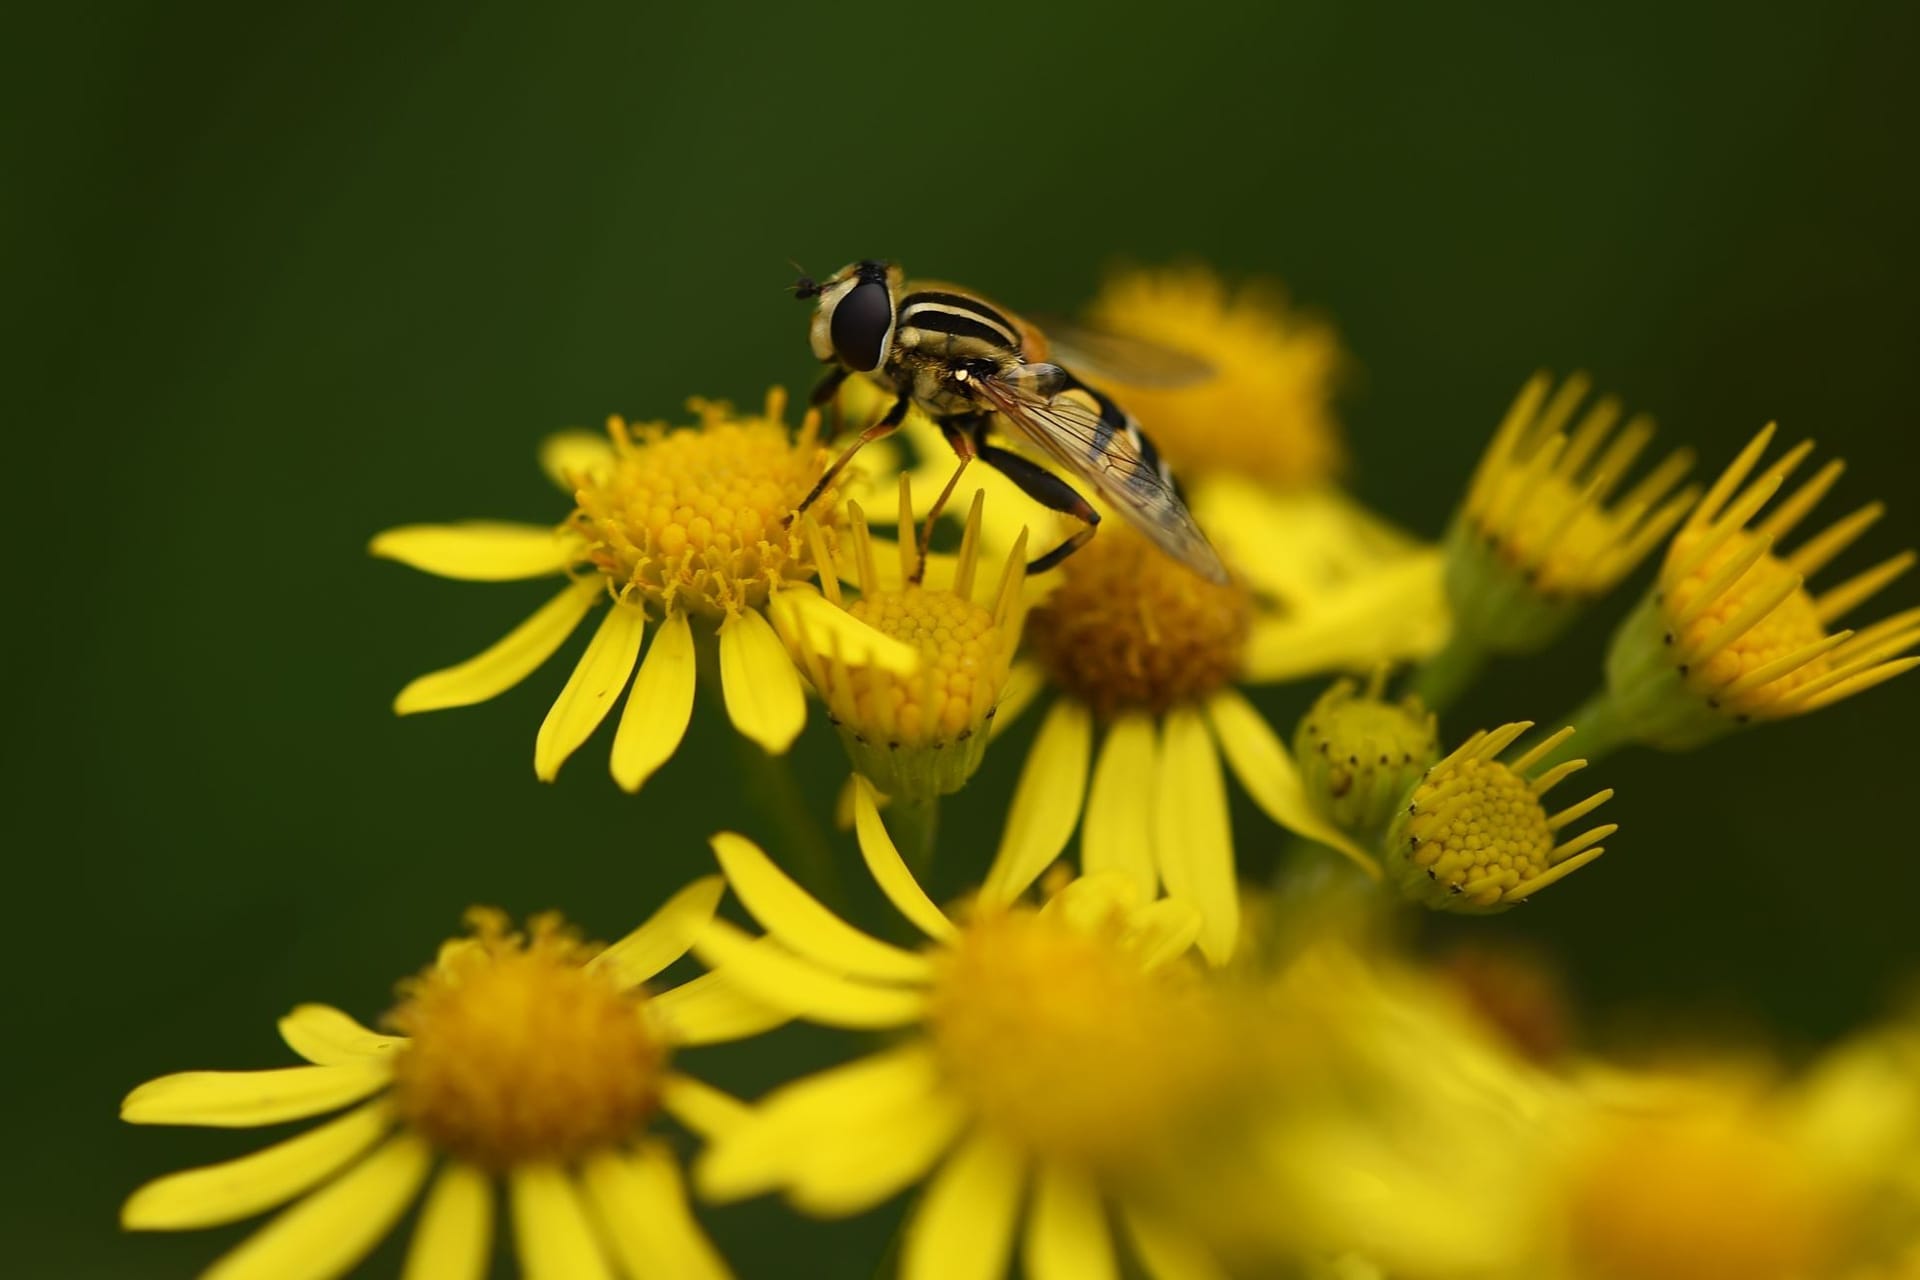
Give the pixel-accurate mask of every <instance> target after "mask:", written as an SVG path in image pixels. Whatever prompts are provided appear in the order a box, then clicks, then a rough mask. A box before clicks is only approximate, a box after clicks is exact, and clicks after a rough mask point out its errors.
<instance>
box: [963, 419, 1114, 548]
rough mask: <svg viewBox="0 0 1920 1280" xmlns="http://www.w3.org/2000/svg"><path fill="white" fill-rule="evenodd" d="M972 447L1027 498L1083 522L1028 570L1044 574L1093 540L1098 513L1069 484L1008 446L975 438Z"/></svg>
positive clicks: (1098, 522)
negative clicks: (1082, 525) (1003, 447)
mask: <svg viewBox="0 0 1920 1280" xmlns="http://www.w3.org/2000/svg"><path fill="white" fill-rule="evenodd" d="M974 448H975V450H976V451H977V452H978V453H979V455H980V461H982V462H984V463H986V464H987V465H988V466H990V467H992V468H993V469H994V470H995V471H998V472H999V473H1000V474H1001V475H1003V476H1005V477H1006V478H1007V479H1009V480H1011V481H1013V482H1014V483H1015V484H1016V485H1018V486H1020V491H1021V492H1022V493H1024V494H1026V495H1027V496H1028V497H1029V498H1032V499H1033V500H1034V501H1035V502H1037V503H1039V504H1040V505H1041V506H1043V507H1047V508H1049V509H1051V510H1054V511H1058V512H1060V513H1061V514H1063V515H1069V516H1072V517H1073V518H1074V519H1075V520H1079V521H1083V522H1084V523H1085V525H1086V527H1085V528H1084V529H1077V530H1075V531H1074V533H1073V534H1072V536H1070V537H1069V538H1068V539H1067V540H1066V541H1065V542H1062V543H1061V544H1060V545H1059V546H1057V547H1055V548H1054V549H1053V550H1051V551H1049V552H1047V554H1045V555H1043V556H1041V557H1040V558H1039V559H1037V560H1034V561H1032V562H1030V563H1029V564H1028V565H1027V572H1028V573H1045V572H1046V571H1047V570H1049V569H1051V568H1053V567H1054V566H1055V565H1057V564H1059V563H1060V562H1061V561H1062V560H1065V559H1066V558H1067V557H1068V556H1070V555H1072V554H1073V553H1074V552H1076V551H1078V550H1079V549H1080V548H1082V547H1084V546H1086V545H1087V543H1089V542H1091V541H1092V540H1093V535H1094V532H1095V530H1097V529H1098V528H1099V527H1100V513H1099V512H1098V511H1095V510H1094V509H1093V504H1092V503H1091V502H1088V501H1087V500H1086V499H1085V498H1083V497H1081V496H1080V493H1079V491H1078V490H1076V489H1075V488H1074V487H1073V486H1072V485H1070V484H1068V483H1067V482H1066V481H1065V480H1062V479H1061V478H1060V477H1059V476H1057V475H1055V474H1053V472H1051V471H1048V470H1047V469H1046V468H1045V467H1042V466H1040V465H1039V464H1038V463H1034V462H1029V461H1028V460H1027V459H1025V458H1023V457H1021V456H1020V455H1019V454H1017V453H1014V452H1013V451H1012V450H1010V449H1002V448H1000V447H999V446H997V445H991V444H987V443H985V442H983V441H976V442H975V444H974Z"/></svg>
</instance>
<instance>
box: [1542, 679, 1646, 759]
mask: <svg viewBox="0 0 1920 1280" xmlns="http://www.w3.org/2000/svg"><path fill="white" fill-rule="evenodd" d="M1564 725H1572V726H1573V736H1572V737H1570V738H1568V739H1567V740H1566V741H1565V742H1563V743H1561V744H1560V745H1559V746H1557V747H1555V748H1554V749H1553V750H1552V751H1549V752H1548V753H1547V754H1546V755H1544V756H1542V757H1540V759H1539V760H1538V761H1537V762H1536V763H1535V764H1534V766H1533V768H1534V770H1535V772H1538V771H1540V770H1544V769H1551V768H1553V766H1555V765H1557V764H1560V763H1562V762H1564V761H1567V760H1588V761H1593V760H1598V759H1600V758H1601V757H1602V756H1607V755H1611V754H1612V753H1613V752H1615V751H1617V750H1619V749H1620V748H1621V747H1623V746H1625V745H1626V744H1627V743H1629V742H1631V741H1632V740H1633V727H1632V726H1631V725H1630V724H1628V723H1627V721H1626V720H1625V719H1624V718H1623V717H1622V716H1621V715H1620V712H1619V710H1618V709H1617V708H1616V707H1615V706H1614V703H1613V699H1612V698H1611V697H1610V696H1609V695H1608V693H1607V691H1606V690H1605V689H1601V690H1598V691H1596V692H1595V693H1594V695H1593V696H1592V697H1590V698H1588V699H1587V700H1586V701H1585V702H1583V703H1581V704H1580V705H1579V707H1577V708H1576V709H1575V710H1574V711H1572V712H1571V713H1570V714H1568V715H1564V716H1561V717H1560V718H1559V719H1557V720H1547V721H1544V722H1542V725H1541V728H1540V731H1539V732H1538V733H1536V734H1534V735H1533V740H1534V741H1539V740H1540V739H1542V738H1544V737H1546V736H1547V735H1549V734H1552V733H1555V732H1557V731H1558V730H1559V729H1560V728H1561V727H1562V726H1564Z"/></svg>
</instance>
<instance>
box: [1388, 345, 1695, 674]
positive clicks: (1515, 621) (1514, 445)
mask: <svg viewBox="0 0 1920 1280" xmlns="http://www.w3.org/2000/svg"><path fill="white" fill-rule="evenodd" d="M1588 390H1589V383H1588V381H1587V378H1586V376H1585V375H1584V374H1575V375H1573V376H1572V377H1570V378H1568V379H1567V380H1566V381H1565V382H1563V383H1562V384H1561V385H1560V387H1559V388H1558V390H1555V389H1554V388H1553V380H1552V378H1551V377H1550V376H1549V375H1547V374H1545V373H1536V374H1535V375H1534V376H1533V377H1532V378H1531V379H1529V380H1528V381H1527V384H1526V385H1525V386H1524V387H1522V388H1521V389H1520V394H1519V396H1518V397H1516V398H1515V400H1514V402H1513V405H1512V407H1511V408H1509V409H1508V410H1507V416H1506V417H1505V419H1504V420H1502V422H1501V424H1500V428H1499V430H1498V431H1496V432H1495V433H1494V437H1493V442H1492V443H1491V444H1489V445H1488V446H1487V451H1486V453H1485V454H1484V455H1483V456H1482V457H1481V459H1480V464H1479V466H1478V467H1477V468H1476V469H1475V471H1474V474H1473V479H1472V481H1471V482H1470V483H1469V485H1468V487H1467V494H1466V498H1465V500H1464V501H1463V502H1462V503H1461V506H1460V510H1459V512H1458V513H1457V514H1456V515H1455V517H1454V521H1453V527H1452V529H1451V531H1450V532H1449V534H1448V537H1447V599H1448V602H1449V603H1450V604H1451V606H1452V608H1453V613H1454V618H1455V623H1456V625H1455V629H1454V633H1453V643H1452V644H1451V645H1450V646H1449V647H1448V648H1447V649H1445V650H1443V651H1442V652H1441V653H1440V654H1439V655H1438V656H1437V657H1436V658H1435V659H1434V660H1433V661H1432V662H1431V663H1430V664H1429V665H1428V666H1427V667H1426V668H1425V669H1424V670H1423V671H1422V673H1421V687H1420V692H1421V693H1422V695H1423V696H1425V697H1426V699H1427V701H1428V702H1430V703H1433V704H1434V705H1437V706H1444V705H1446V704H1447V703H1448V702H1450V701H1451V700H1452V699H1453V697H1454V696H1455V695H1456V694H1457V693H1458V692H1459V691H1460V690H1461V689H1462V688H1464V687H1465V685H1466V684H1467V683H1468V682H1469V681H1470V680H1471V678H1472V677H1473V676H1474V675H1475V674H1476V673H1477V672H1478V670H1479V667H1480V665H1481V664H1482V662H1483V661H1484V660H1485V659H1486V658H1487V657H1488V656H1489V655H1492V654H1498V653H1533V652H1537V651H1538V650H1540V649H1544V648H1545V647H1547V646H1548V645H1549V644H1551V643H1552V642H1553V641H1554V640H1555V639H1557V638H1558V637H1559V636H1560V634H1561V633H1562V632H1563V631H1565V630H1566V628H1567V626H1568V624H1570V623H1571V622H1572V621H1573V620H1574V618H1576V617H1577V616H1578V615H1579V614H1580V612H1581V610H1583V609H1585V608H1586V607H1587V605H1588V604H1590V603H1591V602H1592V601H1594V600H1596V599H1598V598H1599V597H1600V596H1603V595H1605V594H1606V593H1607V592H1608V591H1611V590H1612V589H1613V588H1614V587H1615V586H1616V585H1618V583H1619V582H1620V580H1621V579H1622V578H1624V577H1626V576H1627V574H1629V573H1631V572H1633V570H1634V568H1635V566H1637V565H1638V564H1639V563H1640V562H1641V561H1642V560H1644V559H1645V558H1646V557H1647V555H1648V554H1649V553H1650V552H1652V550H1653V549H1654V548H1655V547H1657V546H1658V545H1659V544H1660V540H1661V539H1662V538H1665V537H1666V536H1667V534H1668V533H1670V532H1672V530H1673V527H1674V526H1675V525H1676V524H1678V523H1679V521H1680V518H1681V517H1682V516H1684V515H1685V514H1686V511H1687V508H1688V507H1689V506H1691V505H1692V504H1693V502H1694V500H1695V499H1696V498H1698V497H1699V490H1698V489H1697V488H1687V489H1681V490H1679V491H1678V492H1675V490H1674V487H1675V486H1676V485H1678V484H1679V483H1680V480H1681V478H1682V477H1684V476H1685V475H1686V473H1687V470H1688V468H1689V467H1691V466H1692V462H1693V459H1692V456H1691V455H1690V454H1688V453H1687V452H1685V451H1684V450H1683V451H1680V452H1677V453H1673V454H1670V455H1668V457H1667V458H1666V459H1665V460H1664V461H1662V462H1661V463H1660V464H1659V465H1657V466H1655V467H1653V468H1652V469H1651V470H1649V471H1648V472H1647V473H1646V474H1645V475H1644V476H1643V477H1642V478H1641V479H1640V480H1639V481H1638V482H1637V483H1635V484H1634V485H1633V487H1632V488H1630V489H1628V490H1626V492H1625V493H1624V494H1622V493H1621V492H1620V490H1621V486H1622V485H1624V484H1625V482H1626V479H1627V476H1628V475H1629V473H1631V471H1632V470H1633V466H1634V462H1635V461H1636V460H1637V459H1638V458H1639V456H1640V454H1641V452H1642V451H1643V450H1645V448H1646V446H1647V443H1648V441H1650V440H1651V439H1652V438H1653V422H1652V420H1651V419H1649V418H1647V417H1646V416H1645V415H1640V416H1637V417H1635V418H1633V419H1632V420H1631V421H1629V422H1628V423H1627V424H1626V426H1625V427H1623V428H1621V429H1620V430H1619V431H1617V432H1616V431H1615V427H1616V426H1618V424H1619V422H1620V416H1621V409H1620V403H1619V401H1617V400H1615V399H1613V398H1612V397H1602V398H1601V399H1600V400H1598V401H1596V402H1595V403H1594V404H1593V405H1592V407H1591V408H1589V409H1588V410H1587V411H1586V412H1585V413H1584V414H1582V415H1581V416H1580V419H1579V421H1578V423H1577V424H1576V423H1574V414H1575V412H1576V411H1577V410H1578V409H1579V408H1580V402H1581V401H1582V400H1584V399H1585V398H1586V396H1587V392H1588Z"/></svg>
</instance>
